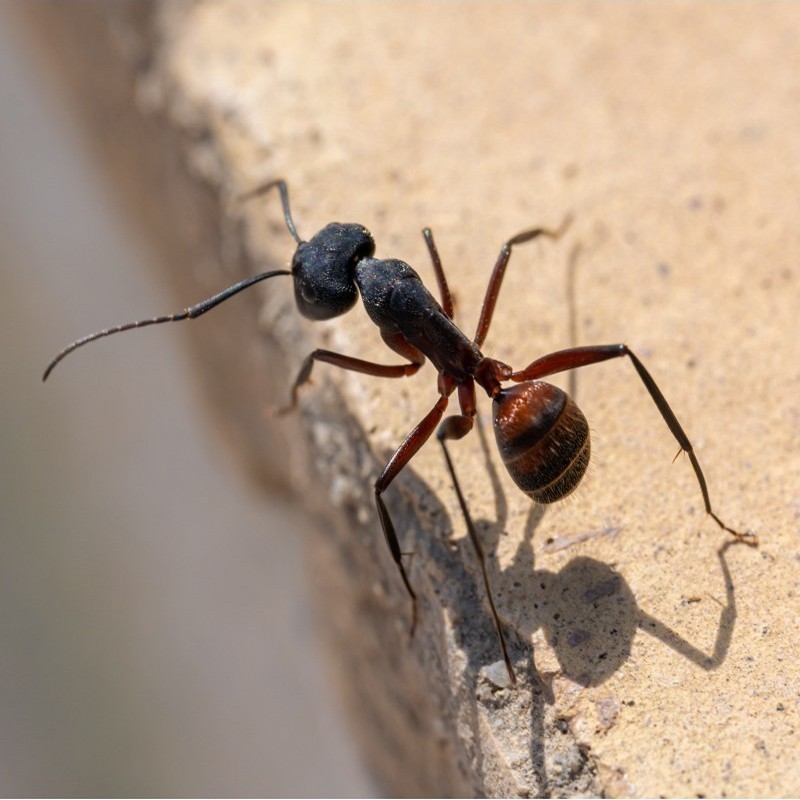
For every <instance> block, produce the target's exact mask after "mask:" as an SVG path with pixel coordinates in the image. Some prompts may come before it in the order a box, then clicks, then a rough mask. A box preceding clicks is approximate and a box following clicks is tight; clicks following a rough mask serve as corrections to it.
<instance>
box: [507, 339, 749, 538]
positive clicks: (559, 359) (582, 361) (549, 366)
mask: <svg viewBox="0 0 800 800" xmlns="http://www.w3.org/2000/svg"><path fill="white" fill-rule="evenodd" d="M623 356H628V358H630V360H631V362H632V363H633V366H634V368H635V369H636V372H638V373H639V377H640V378H641V379H642V383H644V385H645V387H646V389H647V391H648V392H649V393H650V397H652V398H653V402H654V403H655V404H656V407H657V408H658V410H659V411H660V412H661V416H662V417H663V419H664V422H666V423H667V427H668V428H669V429H670V431H672V435H673V436H674V437H675V439H676V440H677V442H678V444H679V445H680V448H681V450H683V451H684V452H685V453H686V454H687V455H688V456H689V461H691V463H692V467H693V469H694V474H695V475H696V476H697V482H698V483H699V484H700V491H701V492H702V493H703V502H704V503H705V507H706V513H708V514H709V515H710V516H711V518H712V519H713V520H714V522H716V523H717V525H719V527H720V528H722V530H724V531H727V532H728V533H730V534H731V535H732V536H735V537H736V538H737V539H740V540H742V541H744V542H746V543H747V544H750V545H757V544H758V537H757V536H756V535H755V533H754V532H753V531H745V532H741V531H736V530H734V529H733V528H729V527H728V526H727V525H726V524H725V523H724V522H723V521H722V520H721V519H720V518H719V517H718V516H717V515H716V514H715V513H714V511H713V510H712V508H711V500H710V499H709V496H708V487H707V486H706V479H705V476H704V475H703V470H702V469H701V468H700V462H699V461H698V460H697V456H696V455H695V454H694V448H693V447H692V443H691V442H690V441H689V437H688V436H687V435H686V433H685V432H684V430H683V428H682V427H681V424H680V422H678V418H677V417H676V416H675V413H674V412H673V410H672V409H671V408H670V406H669V403H668V402H667V400H666V398H665V397H664V395H663V394H662V393H661V390H660V389H659V388H658V386H657V385H656V382H655V381H654V380H653V377H652V375H650V373H649V372H648V371H647V369H645V366H644V364H642V362H641V361H639V359H638V358H637V357H636V355H635V354H634V353H633V351H632V350H630V348H628V346H627V345H625V344H606V345H594V346H588V347H571V348H569V349H568V350H559V351H557V352H555V353H550V354H549V355H546V356H542V357H541V358H537V359H536V360H535V361H533V362H531V363H530V364H529V365H528V366H527V367H525V369H522V370H519V371H518V372H514V373H513V374H512V375H511V379H512V380H514V381H529V380H535V379H537V378H544V377H546V376H547V375H554V374H556V373H557V372H564V371H565V370H568V369H577V368H578V367H586V366H589V365H590V364H598V363H600V362H601V361H608V360H609V359H612V358H622V357H623Z"/></svg>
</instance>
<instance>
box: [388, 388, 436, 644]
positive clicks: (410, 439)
mask: <svg viewBox="0 0 800 800" xmlns="http://www.w3.org/2000/svg"><path fill="white" fill-rule="evenodd" d="M448 400H449V398H448V396H447V395H445V394H443V395H441V396H440V397H439V399H438V400H437V401H436V405H435V406H434V407H433V408H432V409H431V410H430V411H429V412H428V413H427V414H426V415H425V417H424V418H423V419H422V421H421V422H420V423H419V424H418V425H417V427H416V428H414V430H413V431H411V433H409V434H408V436H406V438H405V441H404V442H403V443H402V444H401V445H400V447H398V448H397V450H395V453H394V455H393V456H392V457H391V458H390V459H389V462H388V463H387V464H386V466H385V467H384V468H383V471H382V472H381V474H380V475H379V476H378V479H377V480H376V481H375V505H376V506H377V507H378V516H379V517H380V520H381V528H382V529H383V535H384V536H385V537H386V544H387V545H389V552H390V553H391V554H392V558H393V559H394V563H395V564H396V565H397V569H398V570H400V577H401V578H402V579H403V583H404V584H405V587H406V590H407V591H408V594H409V597H410V598H411V636H413V635H414V630H415V628H416V627H417V595H416V593H415V592H414V590H413V589H412V588H411V582H410V581H409V580H408V575H407V574H406V570H405V567H404V566H403V560H402V555H403V554H402V552H401V550H400V543H399V542H398V540H397V532H396V531H395V528H394V523H393V522H392V518H391V517H390V516H389V511H388V509H387V508H386V504H385V503H384V502H383V498H382V497H381V495H382V494H383V493H384V492H385V491H386V489H387V488H388V486H389V484H390V483H391V482H392V481H393V480H394V479H395V478H396V477H397V475H398V474H399V473H400V472H401V471H402V469H403V468H404V467H405V466H406V464H408V462H409V461H411V459H412V458H413V457H414V456H415V455H416V454H417V453H418V452H419V449H420V448H421V447H422V445H424V444H425V442H427V441H428V439H430V437H431V434H432V433H433V431H434V428H436V426H437V425H438V424H439V421H440V420H441V418H442V415H443V414H444V410H445V409H446V408H447V403H448Z"/></svg>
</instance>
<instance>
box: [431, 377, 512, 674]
mask: <svg viewBox="0 0 800 800" xmlns="http://www.w3.org/2000/svg"><path fill="white" fill-rule="evenodd" d="M458 399H459V402H460V403H461V414H458V415H455V416H452V417H448V418H447V419H446V420H444V422H442V424H441V425H440V426H439V430H438V431H437V432H436V438H437V439H438V440H439V443H440V444H441V445H442V450H443V451H444V458H445V461H446V462H447V469H448V471H449V472H450V477H451V479H452V481H453V486H454V488H455V490H456V497H458V504H459V505H460V506H461V513H462V514H463V515H464V522H466V525H467V533H468V534H469V539H470V541H471V542H472V546H473V548H474V549H475V554H476V555H477V556H478V563H479V564H480V565H481V574H482V576H483V585H484V588H485V589H486V596H487V597H488V598H489V608H490V609H491V611H492V619H493V620H494V626H495V629H496V630H497V637H498V639H499V640H500V650H501V651H502V653H503V661H504V662H505V665H506V671H507V672H508V678H509V680H510V681H511V683H512V684H514V685H516V683H517V676H516V674H515V673H514V666H513V664H512V663H511V657H510V656H509V655H508V648H507V646H506V637H505V635H504V634H503V626H502V623H501V622H500V615H499V614H498V613H497V608H496V607H495V604H494V598H493V597H492V586H491V583H490V582H489V571H488V569H487V568H486V551H485V550H484V549H483V544H482V543H481V540H480V538H479V537H478V531H477V530H476V529H475V524H474V523H473V521H472V516H471V515H470V513H469V508H468V507H467V501H466V499H465V498H464V493H463V492H462V491H461V486H460V484H459V482H458V477H457V476H456V470H455V467H454V466H453V461H452V459H451V458H450V453H449V451H448V450H447V445H446V443H445V441H446V440H447V439H462V438H463V437H464V436H466V435H467V434H468V433H469V432H470V431H471V430H472V426H473V422H474V420H475V384H474V383H472V382H470V383H468V384H461V385H460V386H459V387H458Z"/></svg>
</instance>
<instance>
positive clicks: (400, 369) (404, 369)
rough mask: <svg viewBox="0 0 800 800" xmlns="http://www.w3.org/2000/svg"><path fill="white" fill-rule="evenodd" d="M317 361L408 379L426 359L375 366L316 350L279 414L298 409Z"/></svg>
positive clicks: (380, 375) (387, 376) (307, 358)
mask: <svg viewBox="0 0 800 800" xmlns="http://www.w3.org/2000/svg"><path fill="white" fill-rule="evenodd" d="M315 361H322V362H323V363H325V364H332V365H333V366H334V367H339V368H340V369H347V370H350V371H351V372H360V373H361V374H362V375H372V376H373V377H375V378H406V377H408V376H409V375H413V374H414V373H416V372H417V371H418V370H419V368H420V367H421V366H422V365H423V364H424V363H425V359H424V358H421V359H418V360H416V361H411V362H409V363H408V364H375V363H374V362H372V361H364V360H363V359H360V358H353V357H352V356H345V355H342V354H341V353H333V352H331V351H330V350H314V352H313V353H310V354H309V355H308V356H306V359H305V361H303V366H302V367H300V372H298V374H297V378H295V381H294V384H292V396H291V400H290V401H289V405H287V406H284V407H283V408H280V409H278V410H277V412H276V413H277V414H279V415H283V414H288V413H289V412H290V411H294V410H295V409H296V408H297V397H298V393H299V391H300V387H301V386H302V385H303V384H305V383H308V382H309V380H310V379H311V370H312V369H313V368H314V362H315Z"/></svg>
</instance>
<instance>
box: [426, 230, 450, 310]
mask: <svg viewBox="0 0 800 800" xmlns="http://www.w3.org/2000/svg"><path fill="white" fill-rule="evenodd" d="M422 235H423V237H424V238H425V244H426V245H428V252H429V253H430V255H431V262H432V263H433V271H434V272H435V273H436V282H437V283H438V284H439V294H440V295H441V298H442V309H443V310H444V313H445V314H447V316H448V317H450V319H453V313H454V307H453V296H452V295H451V294H450V287H449V286H448V285H447V278H446V277H445V274H444V268H443V267H442V259H441V258H439V251H438V250H437V249H436V242H434V241H433V231H432V230H431V229H430V228H423V230H422Z"/></svg>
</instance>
